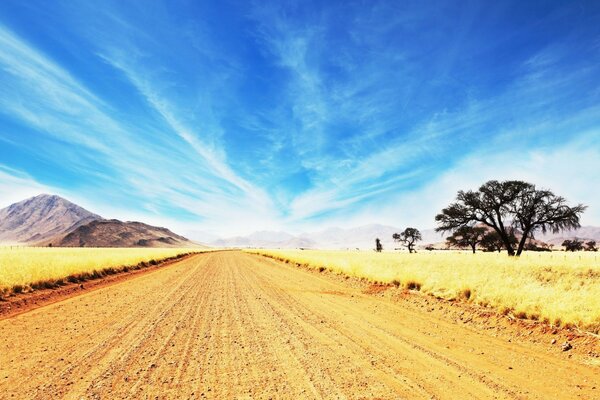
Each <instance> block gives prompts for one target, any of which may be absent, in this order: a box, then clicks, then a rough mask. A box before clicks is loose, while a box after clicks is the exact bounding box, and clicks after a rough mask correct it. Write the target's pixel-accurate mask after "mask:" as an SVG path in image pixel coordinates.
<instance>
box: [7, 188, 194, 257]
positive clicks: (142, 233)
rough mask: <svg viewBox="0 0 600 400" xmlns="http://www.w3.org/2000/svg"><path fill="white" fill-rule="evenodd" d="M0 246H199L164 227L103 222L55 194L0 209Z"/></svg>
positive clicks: (43, 195)
mask: <svg viewBox="0 0 600 400" xmlns="http://www.w3.org/2000/svg"><path fill="white" fill-rule="evenodd" d="M0 243H11V244H12V243H22V244H29V245H38V246H48V245H52V246H69V247H192V246H193V247H199V245H198V244H196V243H194V242H191V241H189V240H188V239H186V238H185V237H183V236H180V235H177V234H175V233H173V232H171V231H170V230H168V229H166V228H160V227H156V226H151V225H147V224H144V223H141V222H122V221H118V220H116V219H111V220H105V219H103V218H102V217H101V216H99V215H97V214H94V213H92V212H89V211H87V210H86V209H84V208H82V207H80V206H78V205H77V204H74V203H71V202H70V201H68V200H66V199H63V198H62V197H59V196H56V195H47V194H42V195H39V196H35V197H32V198H30V199H27V200H23V201H21V202H18V203H15V204H12V205H10V206H8V207H6V208H4V209H2V210H0Z"/></svg>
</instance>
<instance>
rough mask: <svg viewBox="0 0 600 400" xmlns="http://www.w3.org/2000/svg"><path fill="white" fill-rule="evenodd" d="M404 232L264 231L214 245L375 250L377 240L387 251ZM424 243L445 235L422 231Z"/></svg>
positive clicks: (380, 228)
mask: <svg viewBox="0 0 600 400" xmlns="http://www.w3.org/2000/svg"><path fill="white" fill-rule="evenodd" d="M401 231H402V230H401V229H400V228H398V227H393V226H389V225H380V224H369V225H363V226H359V227H356V228H349V229H344V228H328V229H325V230H321V231H316V232H306V233H302V234H299V235H292V234H290V233H287V232H276V231H260V232H254V233H252V234H250V235H247V236H236V237H231V238H225V239H218V240H215V241H212V242H210V244H211V245H213V246H216V247H251V248H255V247H262V248H281V249H291V248H307V249H311V248H314V249H316V248H319V249H372V248H374V247H375V238H379V239H381V242H382V244H383V247H384V249H392V248H395V247H400V245H399V244H398V243H394V241H393V240H392V235H393V234H394V233H396V232H401ZM421 234H422V236H423V241H422V243H424V244H425V243H427V244H429V243H439V242H443V241H444V238H445V235H441V234H439V233H437V232H435V231H434V230H433V229H428V230H423V231H421Z"/></svg>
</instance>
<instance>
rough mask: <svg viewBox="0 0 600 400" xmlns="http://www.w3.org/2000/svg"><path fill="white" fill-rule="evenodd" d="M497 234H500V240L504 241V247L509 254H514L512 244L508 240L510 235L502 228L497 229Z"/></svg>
mask: <svg viewBox="0 0 600 400" xmlns="http://www.w3.org/2000/svg"><path fill="white" fill-rule="evenodd" d="M497 232H498V234H499V235H500V238H501V239H502V242H503V243H504V247H506V251H507V252H508V255H509V256H511V257H512V256H514V255H515V249H514V248H513V246H512V243H511V242H510V237H509V236H508V234H507V233H506V232H505V231H504V230H502V231H500V230H497Z"/></svg>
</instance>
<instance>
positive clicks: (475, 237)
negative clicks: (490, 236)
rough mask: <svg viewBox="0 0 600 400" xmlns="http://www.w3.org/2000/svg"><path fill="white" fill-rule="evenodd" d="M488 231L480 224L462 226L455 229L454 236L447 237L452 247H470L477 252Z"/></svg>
mask: <svg viewBox="0 0 600 400" xmlns="http://www.w3.org/2000/svg"><path fill="white" fill-rule="evenodd" d="M486 232H487V229H486V228H483V227H478V226H468V225H465V226H461V227H460V228H458V229H457V230H455V231H454V233H453V234H452V236H450V237H448V238H446V242H447V243H448V244H449V245H450V246H451V247H458V248H461V249H462V248H466V247H470V248H471V250H473V253H475V250H476V248H477V244H479V243H481V241H482V240H483V238H484V237H485V235H486Z"/></svg>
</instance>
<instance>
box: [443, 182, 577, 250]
mask: <svg viewBox="0 0 600 400" xmlns="http://www.w3.org/2000/svg"><path fill="white" fill-rule="evenodd" d="M585 209H586V206H584V205H582V204H578V205H576V206H572V207H571V206H568V205H567V202H566V200H565V199H564V198H563V197H560V196H556V195H555V194H554V193H552V192H551V191H549V190H541V189H536V187H535V185H533V184H531V183H527V182H523V181H503V182H499V181H488V182H486V183H484V184H483V185H481V187H480V188H479V189H478V190H477V191H471V190H469V191H467V192H464V191H462V190H461V191H459V192H458V194H457V196H456V201H455V202H454V203H452V204H450V205H449V206H448V207H446V208H444V209H443V210H442V212H441V213H440V214H438V215H436V217H435V220H436V221H437V223H438V227H437V228H436V231H438V232H448V231H453V230H455V229H457V228H460V227H462V226H470V225H472V224H474V223H479V224H483V225H486V226H488V227H489V228H491V229H493V230H494V231H495V232H496V233H497V234H498V235H499V236H500V238H501V239H502V242H503V244H504V248H506V250H507V252H508V255H509V256H515V255H516V256H519V255H521V252H522V251H523V249H524V247H525V243H526V242H527V239H529V238H533V235H534V234H535V233H536V232H538V231H540V232H543V233H545V232H547V231H551V232H554V233H556V232H560V231H562V230H568V229H574V228H579V227H580V223H579V219H580V217H581V214H582V213H583V212H584V211H585ZM511 229H512V230H513V232H514V230H515V229H518V230H519V231H520V232H521V233H522V236H521V239H520V240H519V242H518V245H517V246H515V245H514V244H513V243H511V240H510V239H511V238H510V231H511Z"/></svg>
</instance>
